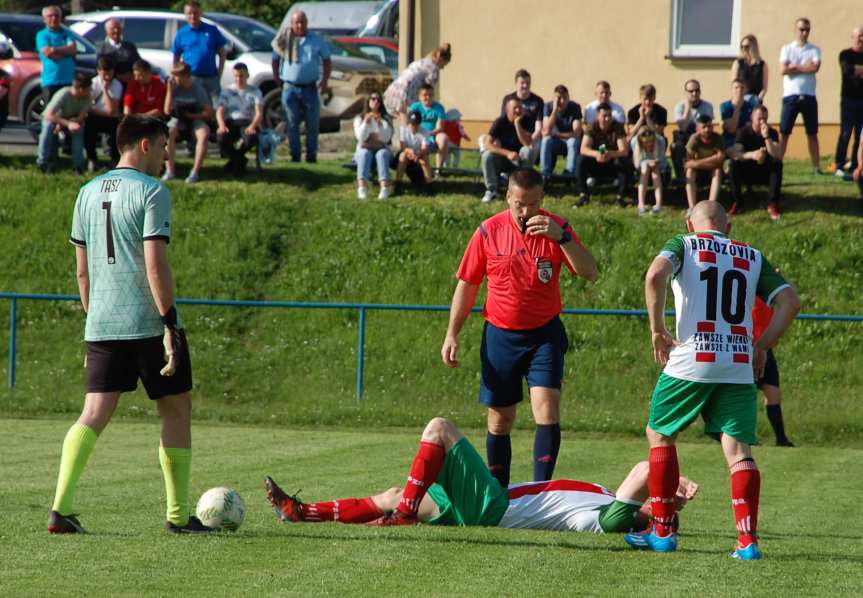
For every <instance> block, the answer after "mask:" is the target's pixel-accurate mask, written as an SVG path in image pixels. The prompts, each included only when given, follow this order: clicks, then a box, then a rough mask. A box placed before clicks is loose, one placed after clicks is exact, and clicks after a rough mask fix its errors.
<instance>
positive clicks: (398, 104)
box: [384, 43, 452, 124]
mask: <svg viewBox="0 0 863 598" xmlns="http://www.w3.org/2000/svg"><path fill="white" fill-rule="evenodd" d="M450 60H452V49H451V46H450V45H449V44H447V43H444V44H441V45H440V46H439V47H437V48H435V49H434V50H432V51H431V52H429V53H428V55H426V56H425V57H423V58H420V59H419V60H416V61H414V62H412V63H410V64H409V65H408V68H406V69H405V70H403V71H402V72H401V74H399V76H398V78H396V80H395V81H393V82H392V83H390V85H389V87H387V89H386V91H385V92H384V107H385V108H386V109H387V112H388V113H389V114H391V115H394V116H395V115H397V116H398V117H399V122H400V124H406V123H407V113H408V112H409V111H408V106H410V105H411V104H413V103H414V102H416V101H417V99H419V92H420V87H422V85H423V84H424V83H428V84H429V85H435V84H437V81H438V78H439V77H440V71H441V69H442V68H444V67H445V66H446V65H448V64H449V63H450Z"/></svg>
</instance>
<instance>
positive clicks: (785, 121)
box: [779, 96, 818, 135]
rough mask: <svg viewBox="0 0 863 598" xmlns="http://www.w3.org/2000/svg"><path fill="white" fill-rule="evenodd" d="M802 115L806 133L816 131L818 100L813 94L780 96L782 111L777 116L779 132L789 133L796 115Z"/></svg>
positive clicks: (809, 133) (810, 133) (814, 132)
mask: <svg viewBox="0 0 863 598" xmlns="http://www.w3.org/2000/svg"><path fill="white" fill-rule="evenodd" d="M798 114H802V115H803V125H804V126H805V127H806V134H807V135H815V134H817V133H818V100H817V99H815V96H785V97H784V98H782V113H781V115H780V117H779V132H780V133H782V134H783V135H790V134H791V131H792V130H793V129H794V121H796V120H797V115H798Z"/></svg>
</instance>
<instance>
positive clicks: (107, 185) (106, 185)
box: [99, 179, 121, 193]
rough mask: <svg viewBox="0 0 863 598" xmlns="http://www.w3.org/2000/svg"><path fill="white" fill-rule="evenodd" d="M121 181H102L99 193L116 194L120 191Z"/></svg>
mask: <svg viewBox="0 0 863 598" xmlns="http://www.w3.org/2000/svg"><path fill="white" fill-rule="evenodd" d="M120 180H121V179H105V180H103V181H102V187H101V188H100V189H99V191H100V192H101V193H116V192H117V191H119V190H120Z"/></svg>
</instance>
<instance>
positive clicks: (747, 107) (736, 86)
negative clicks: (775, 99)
mask: <svg viewBox="0 0 863 598" xmlns="http://www.w3.org/2000/svg"><path fill="white" fill-rule="evenodd" d="M746 92H747V89H746V81H744V80H743V79H735V80H734V81H732V82H731V99H730V100H726V101H724V102H722V104H720V105H719V114H720V115H721V118H722V140H723V141H724V142H725V146H726V147H728V148H730V147H731V146H732V145H733V144H734V137H735V136H736V135H737V130H738V129H741V128H743V127H744V126H745V125H746V124H747V123H749V121H750V119H751V118H752V109H753V108H755V107H756V106H758V98H757V97H756V96H753V95H750V94H748V93H746Z"/></svg>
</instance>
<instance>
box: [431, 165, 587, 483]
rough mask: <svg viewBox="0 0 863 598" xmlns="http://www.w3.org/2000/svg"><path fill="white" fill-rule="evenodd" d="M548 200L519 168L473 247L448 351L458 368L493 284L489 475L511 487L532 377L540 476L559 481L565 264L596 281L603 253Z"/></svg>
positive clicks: (486, 347) (486, 342)
mask: <svg viewBox="0 0 863 598" xmlns="http://www.w3.org/2000/svg"><path fill="white" fill-rule="evenodd" d="M542 199H543V189H542V177H541V176H540V174H539V173H538V172H536V171H534V170H531V169H527V168H519V169H517V170H515V171H513V173H512V174H511V175H510V178H509V188H508V190H507V194H506V201H507V204H508V205H509V209H507V210H505V211H503V212H500V213H499V214H497V215H495V216H492V217H491V218H489V219H487V220H485V221H484V222H483V223H482V224H480V226H479V228H478V229H477V230H476V232H475V233H474V234H473V236H472V237H471V240H470V242H469V243H468V246H467V250H466V251H465V254H464V257H463V258H462V261H461V266H460V267H459V269H458V273H457V274H456V277H457V278H458V284H457V285H456V289H455V293H454V294H453V299H452V307H451V308H450V318H449V327H448V329H447V333H446V339H445V340H444V343H443V348H442V349H441V357H442V358H443V361H444V363H445V364H446V365H448V366H449V367H457V366H458V365H459V362H458V359H457V357H458V335H459V332H460V331H461V329H462V326H463V325H464V322H465V320H467V317H468V316H469V315H470V312H471V309H472V308H473V305H474V301H475V300H476V295H477V293H478V292H479V287H480V285H481V284H482V281H483V278H487V279H488V298H487V300H486V303H485V306H484V307H483V317H485V319H486V324H485V328H484V330H483V339H482V348H481V350H480V357H481V362H482V379H481V383H480V393H479V400H480V402H481V403H483V404H484V405H486V406H487V407H488V435H487V436H486V452H487V456H488V465H489V469H490V470H491V472H492V474H493V475H494V476H495V477H496V478H497V479H498V481H499V482H500V483H501V484H502V485H503V487H504V488H505V487H507V485H508V484H509V467H510V461H511V458H512V449H511V445H510V437H509V433H510V430H511V429H512V425H513V422H514V421H515V415H516V405H517V404H518V403H519V402H520V401H521V400H522V379H523V378H527V383H528V387H529V388H530V402H531V408H532V410H533V417H534V420H535V421H536V424H537V429H536V437H535V440H534V450H533V452H534V467H533V478H534V480H536V481H541V480H550V479H551V476H552V473H553V472H554V465H555V463H556V461H557V453H558V450H559V448H560V387H561V382H562V379H563V355H564V353H565V352H566V349H567V347H568V345H569V341H568V340H567V338H566V331H565V330H564V328H563V324H562V323H561V321H560V318H559V317H558V314H560V310H561V307H562V305H561V301H560V285H559V277H560V270H561V266H562V265H566V267H567V268H568V269H569V270H570V271H571V272H573V273H574V274H577V275H579V276H581V277H583V278H586V279H588V280H590V281H595V280H596V278H597V269H596V261H595V260H594V259H593V256H592V255H591V254H590V252H589V251H588V250H587V249H586V248H585V247H584V245H582V243H581V240H580V239H579V238H578V236H577V235H576V234H575V232H574V231H573V230H572V227H570V226H569V224H568V223H567V222H566V221H565V220H564V219H563V218H561V217H560V216H557V215H555V214H551V213H550V212H546V211H545V210H543V209H542Z"/></svg>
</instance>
